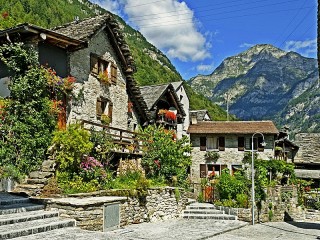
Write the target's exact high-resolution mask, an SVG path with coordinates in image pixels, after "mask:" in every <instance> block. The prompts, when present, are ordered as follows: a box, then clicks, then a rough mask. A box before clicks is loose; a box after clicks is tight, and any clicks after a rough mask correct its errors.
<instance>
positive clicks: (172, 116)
mask: <svg viewBox="0 0 320 240" xmlns="http://www.w3.org/2000/svg"><path fill="white" fill-rule="evenodd" d="M166 118H167V119H168V120H171V121H176V120H177V116H176V114H175V113H174V112H171V111H167V112H166Z"/></svg>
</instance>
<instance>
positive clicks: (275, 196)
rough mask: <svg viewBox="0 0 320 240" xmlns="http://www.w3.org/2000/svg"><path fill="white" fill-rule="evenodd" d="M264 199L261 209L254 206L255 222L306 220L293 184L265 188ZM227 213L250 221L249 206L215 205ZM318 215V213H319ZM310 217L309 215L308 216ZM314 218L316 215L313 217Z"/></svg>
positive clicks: (250, 211) (250, 212)
mask: <svg viewBox="0 0 320 240" xmlns="http://www.w3.org/2000/svg"><path fill="white" fill-rule="evenodd" d="M265 193H266V196H267V198H266V200H265V201H264V202H262V204H261V209H260V210H259V211H258V209H257V208H255V221H256V222H269V221H273V222H280V221H290V220H291V221H292V220H295V221H301V220H308V219H307V217H306V212H305V210H304V209H303V208H302V207H300V206H298V196H297V188H296V187H293V186H276V187H272V188H271V187H270V188H268V189H266V190H265ZM217 208H218V209H220V210H223V211H224V212H225V213H227V214H231V215H236V216H237V217H238V220H241V221H245V222H251V221H252V210H251V206H250V207H249V208H229V207H222V206H217ZM319 216H320V213H319ZM310 218H311V217H310ZM315 218H316V217H315Z"/></svg>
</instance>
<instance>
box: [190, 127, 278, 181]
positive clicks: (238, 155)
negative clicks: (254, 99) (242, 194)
mask: <svg viewBox="0 0 320 240" xmlns="http://www.w3.org/2000/svg"><path fill="white" fill-rule="evenodd" d="M188 133H189V134H190V142H191V144H192V153H191V155H192V166H191V179H192V182H194V183H200V180H201V178H206V177H207V176H208V175H209V174H211V173H212V172H214V174H215V175H220V174H221V171H222V170H223V169H224V168H229V169H230V172H231V173H233V172H235V171H236V170H237V169H239V168H241V167H242V160H243V157H244V156H245V153H246V152H248V151H250V152H251V148H252V147H251V146H252V145H251V144H252V141H253V144H254V151H256V152H257V154H258V155H259V158H260V159H265V160H269V159H271V158H273V156H274V144H275V140H276V139H277V135H278V133H279V131H278V129H277V128H276V127H275V125H274V123H273V122H272V121H201V122H197V124H191V125H190V126H189V129H188ZM257 133H261V134H263V136H264V139H263V137H262V135H261V134H257ZM263 141H264V142H265V143H266V146H263V144H262V142H263ZM212 152H216V153H218V154H219V158H218V159H211V158H210V157H209V156H208V155H209V154H208V153H212Z"/></svg>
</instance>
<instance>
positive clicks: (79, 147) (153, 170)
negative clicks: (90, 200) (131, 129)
mask: <svg viewBox="0 0 320 240" xmlns="http://www.w3.org/2000/svg"><path fill="white" fill-rule="evenodd" d="M0 60H1V61H2V62H4V63H5V64H6V66H7V67H8V68H9V69H10V84H9V90H10V98H7V99H0V120H1V122H0V126H1V131H0V159H1V162H0V178H9V177H10V178H13V179H15V180H16V181H22V180H23V179H25V177H26V176H27V175H28V174H29V173H30V172H31V171H35V170H38V169H39V168H40V166H41V164H42V162H43V161H44V160H46V159H47V158H48V157H49V156H50V157H51V158H53V159H55V161H56V174H55V176H54V177H53V178H51V179H50V181H49V183H48V185H47V186H46V187H45V189H44V191H46V192H48V193H51V194H71V193H80V192H92V191H97V190H102V189H115V188H116V189H130V190H132V193H133V194H142V193H143V192H144V191H145V189H146V188H148V187H150V186H164V185H171V186H178V187H186V186H188V178H187V169H188V167H189V166H190V165H191V157H190V152H191V147H190V145H189V144H188V140H187V138H182V139H175V133H174V131H171V130H167V129H164V128H163V127H161V126H152V125H150V126H147V127H145V128H144V129H142V128H141V129H140V130H139V132H141V133H143V136H144V137H143V139H141V140H143V142H144V143H145V144H144V145H143V151H144V153H145V154H144V155H143V157H142V159H141V165H142V168H137V169H129V170H127V171H123V172H119V171H118V172H117V164H118V162H117V161H115V159H114V156H115V154H114V152H116V150H117V148H118V147H119V146H117V145H115V144H114V143H113V141H112V139H111V138H110V136H109V135H108V134H107V133H106V132H105V131H95V130H94V129H91V130H89V131H88V130H85V129H83V128H82V127H81V125H80V124H70V125H69V126H68V127H67V128H64V127H61V126H60V128H58V116H59V114H61V113H64V111H65V107H64V106H63V101H64V99H65V98H76V97H77V96H72V89H73V87H74V83H75V78H73V77H72V76H69V77H66V78H61V77H59V76H57V74H56V72H55V71H54V70H53V69H50V68H47V67H45V66H39V64H38V60H37V53H36V52H35V51H34V50H33V49H32V48H26V47H25V46H24V45H23V44H7V45H6V44H5V45H3V46H1V47H0ZM126 156H128V157H129V156H130V154H128V155H126ZM177 195H178V193H177Z"/></svg>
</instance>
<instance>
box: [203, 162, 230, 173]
mask: <svg viewBox="0 0 320 240" xmlns="http://www.w3.org/2000/svg"><path fill="white" fill-rule="evenodd" d="M225 168H227V165H221V164H207V175H209V174H211V173H212V172H214V175H215V176H220V175H221V173H222V170H223V169H225Z"/></svg>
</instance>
